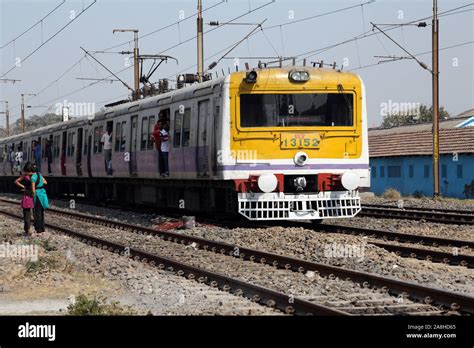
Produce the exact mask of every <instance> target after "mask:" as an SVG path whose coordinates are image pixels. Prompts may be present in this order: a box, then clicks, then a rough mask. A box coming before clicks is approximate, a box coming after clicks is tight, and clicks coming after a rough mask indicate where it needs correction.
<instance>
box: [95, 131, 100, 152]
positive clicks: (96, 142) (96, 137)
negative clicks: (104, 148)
mask: <svg viewBox="0 0 474 348" xmlns="http://www.w3.org/2000/svg"><path fill="white" fill-rule="evenodd" d="M99 140H100V138H99V128H98V127H95V128H94V153H97V152H98V151H99Z"/></svg>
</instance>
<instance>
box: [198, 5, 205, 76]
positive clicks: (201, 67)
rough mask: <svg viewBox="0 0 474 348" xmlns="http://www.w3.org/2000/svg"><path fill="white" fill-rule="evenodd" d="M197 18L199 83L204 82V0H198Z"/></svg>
mask: <svg viewBox="0 0 474 348" xmlns="http://www.w3.org/2000/svg"><path fill="white" fill-rule="evenodd" d="M197 9H198V17H197V67H198V71H197V75H198V81H199V82H202V81H203V77H204V76H203V74H204V43H203V19H202V0H198V8H197Z"/></svg>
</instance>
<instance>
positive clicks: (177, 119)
mask: <svg viewBox="0 0 474 348" xmlns="http://www.w3.org/2000/svg"><path fill="white" fill-rule="evenodd" d="M182 128H183V114H180V113H179V111H176V112H175V113H174V134H173V135H174V136H173V147H180V146H181V131H182Z"/></svg>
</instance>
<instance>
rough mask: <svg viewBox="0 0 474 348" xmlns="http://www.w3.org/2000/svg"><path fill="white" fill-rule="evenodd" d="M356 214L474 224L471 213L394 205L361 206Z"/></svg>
mask: <svg viewBox="0 0 474 348" xmlns="http://www.w3.org/2000/svg"><path fill="white" fill-rule="evenodd" d="M357 215H358V216H366V217H375V218H385V219H409V220H421V219H423V220H425V221H430V222H437V223H444V224H458V225H474V216H473V215H471V214H453V213H442V212H434V211H421V210H414V209H399V208H395V207H393V208H392V207H384V208H380V207H368V206H364V207H362V210H361V211H360V212H359V213H358V214H357Z"/></svg>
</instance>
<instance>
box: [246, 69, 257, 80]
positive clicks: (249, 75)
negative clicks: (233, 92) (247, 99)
mask: <svg viewBox="0 0 474 348" xmlns="http://www.w3.org/2000/svg"><path fill="white" fill-rule="evenodd" d="M257 76H258V75H257V72H256V71H253V70H252V71H249V72H247V73H246V74H245V82H247V83H255V82H257Z"/></svg>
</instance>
